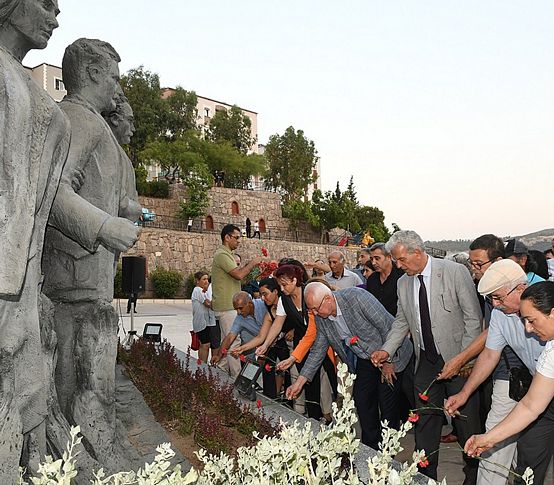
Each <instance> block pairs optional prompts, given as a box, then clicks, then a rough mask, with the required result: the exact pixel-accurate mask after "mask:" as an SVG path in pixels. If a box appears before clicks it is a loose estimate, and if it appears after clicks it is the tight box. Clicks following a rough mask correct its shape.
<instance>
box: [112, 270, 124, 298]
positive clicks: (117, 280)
mask: <svg viewBox="0 0 554 485" xmlns="http://www.w3.org/2000/svg"><path fill="white" fill-rule="evenodd" d="M122 274H123V272H122V269H121V263H119V264H118V265H117V270H116V272H115V277H114V280H113V297H114V298H127V295H126V294H125V293H124V292H123V287H122V285H121V283H122V280H123V277H122Z"/></svg>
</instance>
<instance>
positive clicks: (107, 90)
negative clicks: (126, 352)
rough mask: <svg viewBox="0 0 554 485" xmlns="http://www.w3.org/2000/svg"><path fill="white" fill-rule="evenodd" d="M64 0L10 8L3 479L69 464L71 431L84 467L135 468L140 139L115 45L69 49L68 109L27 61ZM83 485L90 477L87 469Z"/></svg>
mask: <svg viewBox="0 0 554 485" xmlns="http://www.w3.org/2000/svg"><path fill="white" fill-rule="evenodd" d="M58 13H59V10H58V3H57V0H0V104H1V106H0V154H1V171H2V172H1V174H0V245H1V247H0V251H1V252H0V255H1V257H0V483H2V484H10V483H17V480H18V467H19V466H23V467H26V468H27V469H28V470H30V471H33V470H34V469H36V467H37V465H38V463H39V461H41V460H43V459H44V456H45V455H46V454H50V455H53V456H54V457H55V458H56V457H59V456H61V453H62V452H63V449H64V446H65V444H66V442H67V441H68V439H69V430H70V427H71V426H72V425H79V426H80V427H81V432H82V434H83V436H84V439H83V448H82V449H81V456H80V462H81V463H82V464H83V465H82V466H83V467H84V469H85V470H86V469H89V470H90V469H92V468H99V466H98V465H101V466H102V467H104V468H107V469H108V470H109V469H110V468H115V466H116V465H117V466H118V467H120V466H121V465H122V463H125V461H126V460H125V457H123V456H121V454H122V452H121V450H122V449H123V448H124V447H122V446H121V443H120V440H122V439H124V438H123V437H122V436H119V435H118V432H117V425H116V419H115V361H116V353H117V325H118V318H117V314H116V312H115V310H114V309H113V307H112V305H111V301H112V296H113V280H114V273H115V267H116V263H117V260H118V258H119V253H120V252H122V251H125V250H127V249H128V248H130V247H131V246H132V245H133V244H134V243H135V242H136V240H137V238H138V235H139V229H138V227H137V226H136V225H135V224H134V221H136V220H138V219H139V216H140V213H141V208H140V205H139V204H138V197H137V192H136V189H135V177H134V170H133V167H132V165H131V162H130V161H129V159H128V158H127V156H126V155H125V152H124V151H123V149H122V148H121V146H120V145H121V144H126V143H128V142H129V139H130V136H132V132H133V130H134V127H133V114H132V110H131V107H130V106H129V104H128V102H127V100H126V98H125V96H124V95H123V92H122V91H121V88H120V87H119V84H118V81H119V69H118V63H119V61H120V58H119V55H118V54H117V52H116V51H115V50H114V48H113V47H112V46H111V45H110V44H108V43H107V42H103V41H99V40H94V39H79V40H77V41H75V42H74V43H73V44H71V45H70V46H69V47H67V49H66V52H65V55H64V58H63V63H62V72H63V79H64V83H65V86H66V89H67V92H68V95H67V96H66V98H65V99H64V100H63V101H62V102H61V103H60V104H59V105H58V104H57V103H56V102H55V101H54V100H53V99H52V98H50V96H49V95H48V94H47V93H46V92H45V91H43V90H42V89H41V88H40V87H39V86H38V85H36V84H35V82H34V81H33V80H32V79H31V78H30V76H29V75H28V73H27V71H26V70H25V68H24V67H23V66H22V61H23V58H24V57H25V55H26V54H27V53H28V52H29V51H30V50H31V49H44V48H45V47H46V45H47V43H48V40H49V38H50V36H51V35H52V32H53V30H54V29H55V28H57V27H58V22H57V20H56V17H57V15H58ZM82 476H83V478H86V476H87V474H86V473H84V474H83V475H82Z"/></svg>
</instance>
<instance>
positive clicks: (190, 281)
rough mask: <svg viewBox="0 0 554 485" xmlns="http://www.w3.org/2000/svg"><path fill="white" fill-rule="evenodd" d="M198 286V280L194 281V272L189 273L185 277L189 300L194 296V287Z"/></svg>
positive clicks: (186, 295)
mask: <svg viewBox="0 0 554 485" xmlns="http://www.w3.org/2000/svg"><path fill="white" fill-rule="evenodd" d="M195 286H196V282H195V281H194V274H193V273H191V274H189V275H188V276H187V277H186V279H185V298H186V299H187V300H190V299H191V297H192V291H193V290H194V287H195Z"/></svg>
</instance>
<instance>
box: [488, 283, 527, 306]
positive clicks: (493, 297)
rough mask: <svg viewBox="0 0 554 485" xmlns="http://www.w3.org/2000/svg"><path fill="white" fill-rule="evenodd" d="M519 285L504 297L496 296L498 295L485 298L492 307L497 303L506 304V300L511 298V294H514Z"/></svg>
mask: <svg viewBox="0 0 554 485" xmlns="http://www.w3.org/2000/svg"><path fill="white" fill-rule="evenodd" d="M518 286H519V285H516V286H514V287H513V288H512V289H511V290H510V291H508V293H506V294H505V295H504V296H496V295H487V296H485V300H487V301H488V302H489V303H490V304H491V305H492V304H493V302H495V301H497V302H498V303H504V300H506V298H508V297H509V296H510V293H512V292H513V291H514V290H515V289H516V288H517V287H518Z"/></svg>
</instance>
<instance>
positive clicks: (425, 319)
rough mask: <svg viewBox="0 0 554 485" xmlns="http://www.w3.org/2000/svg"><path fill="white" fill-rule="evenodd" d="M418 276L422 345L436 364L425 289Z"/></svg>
mask: <svg viewBox="0 0 554 485" xmlns="http://www.w3.org/2000/svg"><path fill="white" fill-rule="evenodd" d="M417 277H418V278H419V316H420V320H421V334H422V336H423V345H425V357H427V360H428V361H429V362H431V364H436V363H437V360H438V359H439V354H438V353H437V349H436V347H435V340H434V339H433V332H432V330H431V314H430V313H429V302H428V301H427V289H426V288H425V283H424V282H423V275H421V274H420V275H418V276H417Z"/></svg>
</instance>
